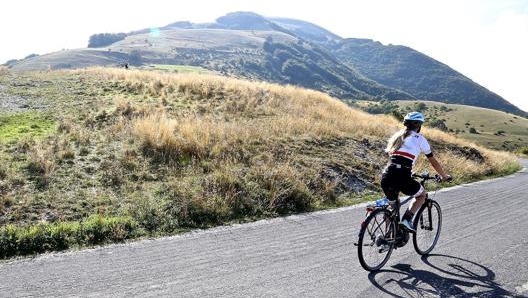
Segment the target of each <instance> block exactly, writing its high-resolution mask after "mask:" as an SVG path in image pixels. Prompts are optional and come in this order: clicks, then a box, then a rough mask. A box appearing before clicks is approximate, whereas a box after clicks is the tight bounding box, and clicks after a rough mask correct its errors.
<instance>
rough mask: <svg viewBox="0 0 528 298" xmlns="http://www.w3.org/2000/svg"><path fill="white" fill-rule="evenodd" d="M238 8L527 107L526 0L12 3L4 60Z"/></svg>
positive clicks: (0, 32) (6, 13)
mask: <svg viewBox="0 0 528 298" xmlns="http://www.w3.org/2000/svg"><path fill="white" fill-rule="evenodd" d="M236 11H251V12H254V13H257V14H260V15H262V16H265V17H285V18H292V19H298V20H303V21H307V22H310V23H313V24H315V25H318V26H321V27H323V28H325V29H327V30H329V31H331V32H332V33H335V34H337V35H339V36H341V37H343V38H348V37H351V38H368V39H372V40H375V41H379V42H381V43H383V44H385V45H388V44H393V45H404V46H408V47H410V48H413V49H414V50H417V51H420V52H422V53H424V54H425V55H428V56H430V57H432V58H434V59H436V60H438V61H440V62H442V63H444V64H446V65H448V66H450V67H451V68H453V69H454V70H456V71H458V72H460V73H462V74H463V75H465V76H466V77H468V78H470V79H471V80H473V81H474V82H476V83H477V84H479V85H481V86H484V87H485V88H487V89H488V90H490V91H492V92H494V93H496V94H498V95H500V96H502V97H503V98H504V99H506V100H507V101H509V102H510V103H512V104H514V105H515V106H517V107H519V108H521V109H522V110H524V111H528V88H526V87H527V86H526V85H528V0H398V1H395V0H348V1H346V0H344V1H343V0H324V1H307V0H300V1H294V0H290V1H286V0H265V1H264V0H186V1H169V0H143V1H139V0H127V1H117V0H105V1H102V0H90V1H87V0H78V1H64V0H48V1H42V0H16V1H11V0H8V1H2V2H1V4H0V64H2V63H5V62H6V61H8V60H11V59H22V58H24V57H26V56H28V55H30V54H39V55H42V54H46V53H50V52H55V51H60V50H63V49H76V48H85V47H87V45H88V40H89V38H90V36H91V35H93V34H97V33H119V32H125V33H126V32H130V31H133V30H138V29H144V28H156V27H161V26H165V25H167V24H169V23H173V22H176V21H190V22H193V23H204V22H214V21H215V20H216V19H217V18H218V17H221V16H224V15H225V14H227V13H230V12H236Z"/></svg>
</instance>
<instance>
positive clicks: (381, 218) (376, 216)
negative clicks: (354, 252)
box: [358, 209, 396, 271]
mask: <svg viewBox="0 0 528 298" xmlns="http://www.w3.org/2000/svg"><path fill="white" fill-rule="evenodd" d="M390 216H391V212H390V211H389V210H387V209H376V210H374V211H372V213H371V214H370V215H369V216H367V218H366V219H365V221H364V222H363V223H362V225H361V229H360V230H359V240H358V258H359V263H360V264H361V266H362V267H363V268H365V270H368V271H376V270H379V269H380V268H381V267H383V266H384V265H385V263H387V261H388V260H389V258H390V255H391V253H392V249H393V247H394V235H395V231H396V229H395V227H396V226H395V225H394V222H392V221H391V220H390Z"/></svg>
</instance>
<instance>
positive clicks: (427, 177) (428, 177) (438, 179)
mask: <svg viewBox="0 0 528 298" xmlns="http://www.w3.org/2000/svg"><path fill="white" fill-rule="evenodd" d="M412 177H415V178H420V179H423V180H433V179H434V180H435V181H436V182H442V181H451V180H452V179H453V178H452V177H451V176H448V178H447V179H445V180H443V179H442V177H440V175H438V174H435V175H434V176H431V175H429V173H427V172H425V173H423V174H416V173H413V174H412Z"/></svg>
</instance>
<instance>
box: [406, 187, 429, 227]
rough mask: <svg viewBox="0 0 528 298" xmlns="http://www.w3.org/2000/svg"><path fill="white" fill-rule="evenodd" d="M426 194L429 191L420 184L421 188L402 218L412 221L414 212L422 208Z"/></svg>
mask: <svg viewBox="0 0 528 298" xmlns="http://www.w3.org/2000/svg"><path fill="white" fill-rule="evenodd" d="M426 195H427V192H426V191H425V189H424V188H423V187H422V186H420V190H419V191H418V192H417V193H416V194H415V195H414V199H412V201H411V203H410V204H409V208H407V210H406V211H405V214H403V217H402V219H407V220H409V221H411V219H412V218H413V216H414V214H415V213H416V212H417V211H418V209H420V207H422V204H423V203H424V201H425V196H426Z"/></svg>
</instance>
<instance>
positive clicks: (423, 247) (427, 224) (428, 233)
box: [413, 200, 442, 255]
mask: <svg viewBox="0 0 528 298" xmlns="http://www.w3.org/2000/svg"><path fill="white" fill-rule="evenodd" d="M414 226H415V228H416V233H414V235H413V245H414V249H415V250H416V252H417V253H418V254H420V255H426V254H428V253H430V252H431V251H432V250H433V248H434V247H435V246H436V243H437V242H438V238H440V231H441V230H442V209H440V205H439V204H438V202H436V201H433V200H428V201H426V202H425V203H424V204H423V205H422V207H420V210H418V212H417V213H416V217H415V218H414Z"/></svg>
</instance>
